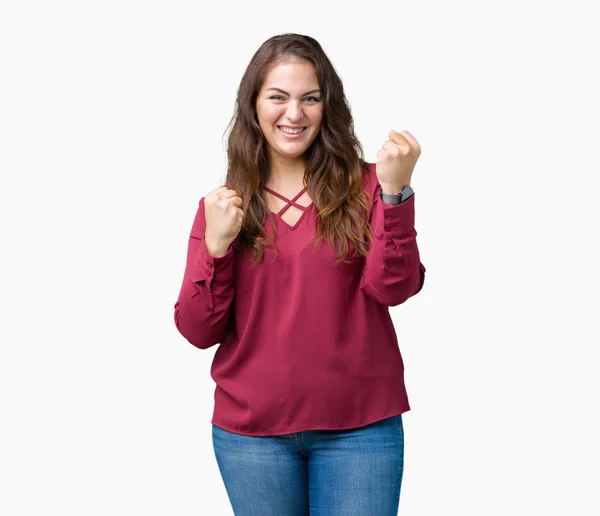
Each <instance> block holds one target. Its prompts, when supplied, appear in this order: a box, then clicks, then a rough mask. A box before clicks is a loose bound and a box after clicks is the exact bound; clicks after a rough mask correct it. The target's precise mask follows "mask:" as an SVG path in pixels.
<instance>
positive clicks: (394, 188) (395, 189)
mask: <svg viewBox="0 0 600 516" xmlns="http://www.w3.org/2000/svg"><path fill="white" fill-rule="evenodd" d="M379 184H380V185H381V191H382V192H383V193H384V194H387V195H395V194H399V193H400V192H401V191H402V189H403V188H404V187H405V186H410V182H408V183H382V182H381V181H380V182H379Z"/></svg>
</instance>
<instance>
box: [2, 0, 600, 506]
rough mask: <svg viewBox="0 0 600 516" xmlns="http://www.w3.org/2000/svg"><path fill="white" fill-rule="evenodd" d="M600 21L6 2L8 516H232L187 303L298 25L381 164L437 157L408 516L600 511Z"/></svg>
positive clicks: (422, 210) (420, 175)
mask: <svg viewBox="0 0 600 516" xmlns="http://www.w3.org/2000/svg"><path fill="white" fill-rule="evenodd" d="M591 3H592V2H588V4H589V5H587V6H586V5H585V3H584V2H575V3H571V4H569V6H568V7H566V6H565V4H564V3H559V2H541V1H539V2H534V1H519V2H517V1H512V2H511V1H509V2H506V1H504V2H495V3H492V2H475V1H471V2H466V1H458V2H441V1H439V2H431V1H423V2H403V1H395V2H382V1H372V2H367V3H363V2H360V3H359V2H356V3H355V4H352V3H349V4H341V3H337V2H331V3H327V2H316V3H314V2H313V3H310V2H308V3H301V2H284V3H278V2H266V1H261V2H247V3H241V2H239V3H238V4H237V5H235V4H232V3H226V2H224V3H220V4H216V3H215V4H207V3H204V4H202V3H201V2H191V1H187V2H182V1H170V2H166V1H163V2H158V1H157V2H141V1H137V2H136V1H124V0H120V1H118V2H117V1H104V2H75V1H71V2H66V1H56V2H28V1H16V0H15V1H6V2H3V3H2V7H1V8H0V74H1V80H0V131H1V133H0V160H1V161H0V167H1V172H2V176H1V178H2V183H1V187H0V210H1V215H2V217H1V225H2V226H1V235H2V249H3V251H2V254H1V259H2V266H1V268H0V275H1V277H0V286H1V289H0V292H1V296H2V298H1V301H2V310H1V312H0V314H1V317H2V322H1V324H0V332H1V335H0V339H1V356H0V416H1V418H2V420H1V424H0V486H1V488H0V490H1V494H0V513H2V514H3V515H7V516H21V515H45V514H61V515H63V516H67V515H77V516H80V515H107V514H111V515H127V516H129V515H137V514H143V515H178V516H184V515H197V514H203V515H204V514H207V515H208V514H210V515H231V514H232V512H231V509H230V507H229V503H228V500H227V496H226V492H225V488H224V486H223V484H222V481H221V478H220V475H219V472H218V468H217V464H216V461H215V458H214V455H213V450H212V443H211V427H210V418H211V415H212V408H213V390H214V383H213V381H212V379H211V377H210V374H209V370H210V364H211V361H212V358H213V355H214V352H215V350H216V349H217V348H216V347H214V348H211V349H209V350H204V351H202V350H198V349H196V348H194V347H193V346H192V345H191V344H189V343H187V341H185V339H184V338H183V337H182V336H181V335H180V334H179V333H178V332H177V330H176V328H175V325H174V322H173V305H174V303H175V301H176V298H177V295H178V292H179V288H180V286H181V280H182V277H183V271H184V265H185V256H186V248H187V241H188V236H189V232H190V229H191V226H192V221H193V218H194V215H195V213H196V209H197V207H198V201H199V200H200V198H201V197H202V196H204V195H206V193H207V192H209V191H210V190H212V189H214V188H216V187H218V186H220V185H221V184H222V182H223V180H224V177H225V168H224V166H225V156H226V155H225V139H224V137H223V133H224V131H225V129H226V126H227V123H228V121H229V118H230V116H231V114H232V112H233V107H234V102H235V94H236V91H237V87H238V85H239V81H240V79H241V77H242V74H243V72H244V69H245V67H246V65H247V64H248V62H249V60H250V58H251V57H252V55H253V54H254V52H255V51H256V49H257V48H258V47H259V46H260V44H261V43H262V42H263V41H265V40H266V39H268V38H269V37H271V36H273V35H275V34H279V33H284V32H298V33H301V34H308V35H311V36H313V37H315V38H316V39H317V40H318V41H319V42H320V43H321V44H322V46H323V48H324V50H325V52H326V53H327V54H328V55H329V57H330V59H331V60H332V62H333V64H334V66H335V67H336V69H337V71H338V72H339V74H340V76H341V78H342V80H343V82H344V85H345V89H346V94H347V97H348V99H349V102H350V105H351V108H352V113H353V115H354V120H355V127H356V130H357V134H358V136H359V138H360V140H361V142H362V144H363V146H364V149H365V153H366V158H367V160H368V161H375V159H376V153H377V151H378V150H379V148H380V147H381V145H382V143H383V141H384V140H385V139H387V134H388V131H389V130H390V129H396V130H397V131H402V130H405V129H406V130H409V131H411V132H412V134H413V135H414V136H415V137H416V138H417V139H418V140H419V142H420V143H421V146H422V149H423V152H422V156H421V158H420V160H419V162H418V163H417V166H416V169H415V173H414V176H413V186H414V189H415V192H416V199H417V200H416V210H417V211H416V228H417V232H418V235H419V236H418V243H419V247H420V251H421V256H422V261H423V263H424V264H425V265H426V267H427V278H426V283H425V287H424V289H423V290H422V291H421V293H419V294H418V296H416V297H415V298H412V299H409V300H408V301H407V302H406V303H405V304H403V305H400V306H398V307H394V308H392V309H391V313H392V316H393V318H394V321H395V325H396V328H397V332H398V336H399V343H400V344H399V345H400V349H401V352H402V354H403V357H404V362H405V366H406V383H407V389H408V393H409V399H410V402H411V406H412V410H411V411H409V412H407V413H406V414H405V415H404V422H405V432H406V433H405V439H406V451H405V470H404V479H403V485H402V495H401V503H400V514H402V515H409V516H431V515H442V514H444V515H447V514H450V515H460V516H467V515H473V516H481V515H506V514H516V515H532V514H535V515H538V514H543V515H550V514H552V515H566V514H569V515H571V514H574V515H578V516H579V515H590V516H591V515H598V514H600V501H599V499H598V496H597V488H598V484H599V481H600V478H599V473H598V463H599V460H600V456H599V446H598V435H600V427H599V425H598V417H597V414H596V412H597V409H598V405H599V402H598V397H599V394H600V388H599V387H600V385H599V380H598V374H597V370H598V358H597V357H598V353H597V352H598V345H599V344H600V336H599V332H598V328H597V324H598V322H597V316H598V312H599V303H598V298H597V295H598V294H597V293H598V289H599V287H600V285H599V281H598V279H599V278H598V276H599V275H598V270H597V266H598V263H599V259H600V256H599V255H598V252H597V251H596V248H597V243H598V235H599V231H598V227H597V226H598V223H599V222H600V216H599V210H598V207H597V206H598V188H597V185H598V175H599V173H600V166H599V161H600V160H599V159H598V156H597V151H598V140H599V138H600V131H599V130H598V120H599V117H600V110H599V102H598V91H600V83H599V81H598V76H597V75H596V74H597V72H598V55H597V49H598V48H600V41H599V38H598V31H597V23H596V21H595V19H594V17H593V16H592V15H591V12H590V9H589V7H591ZM282 295H285V293H284V292H282Z"/></svg>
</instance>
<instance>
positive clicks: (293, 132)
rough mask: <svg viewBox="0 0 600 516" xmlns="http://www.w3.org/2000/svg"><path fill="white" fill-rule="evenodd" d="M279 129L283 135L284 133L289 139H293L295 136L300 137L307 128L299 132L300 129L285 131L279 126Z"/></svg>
mask: <svg viewBox="0 0 600 516" xmlns="http://www.w3.org/2000/svg"><path fill="white" fill-rule="evenodd" d="M277 128H278V129H279V131H280V132H281V133H283V134H284V135H285V136H287V137H288V138H293V137H295V136H299V135H301V134H302V133H303V132H304V131H306V127H303V128H302V129H301V130H299V129H286V130H283V128H282V127H281V126H277Z"/></svg>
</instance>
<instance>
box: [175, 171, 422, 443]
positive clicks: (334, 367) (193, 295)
mask: <svg viewBox="0 0 600 516" xmlns="http://www.w3.org/2000/svg"><path fill="white" fill-rule="evenodd" d="M367 165H368V168H365V176H364V185H365V188H366V189H367V191H368V192H369V194H370V195H371V197H372V200H373V202H372V203H371V209H370V213H369V221H370V223H371V225H372V227H373V231H374V242H373V245H372V247H371V248H370V250H369V253H368V255H367V257H366V258H364V257H360V256H357V257H354V258H351V259H350V263H336V262H335V254H334V252H333V249H332V248H331V246H330V245H329V244H328V242H327V241H325V240H324V241H322V243H321V245H320V247H319V248H318V249H317V251H314V250H313V249H314V246H313V241H312V239H313V237H314V235H315V228H316V211H315V207H314V205H313V204H311V205H310V206H308V207H303V206H300V205H298V204H295V201H296V200H297V199H298V198H299V197H300V196H301V195H302V194H303V193H304V190H303V191H302V192H300V193H299V194H298V195H297V196H296V197H294V199H292V200H289V201H288V200H287V199H285V198H284V197H283V196H281V195H279V194H276V193H275V192H273V191H272V190H270V191H271V192H272V193H274V194H275V195H277V196H279V197H280V198H282V199H285V200H286V201H287V202H289V203H290V204H294V205H295V206H297V207H298V208H299V209H301V210H303V211H304V213H303V214H302V215H301V217H300V218H299V220H298V221H297V222H296V223H295V224H294V225H293V226H291V225H289V224H288V223H286V222H285V221H284V220H283V219H282V218H281V213H282V212H283V211H285V210H286V209H287V208H288V207H289V206H290V205H288V206H287V207H284V208H283V209H282V210H281V211H280V212H279V213H278V214H276V215H275V216H274V218H275V224H276V225H277V230H278V241H277V256H276V255H275V251H274V250H273V249H272V248H270V247H265V248H264V257H263V261H262V263H253V262H251V261H250V260H249V256H251V251H250V250H249V251H246V252H245V253H244V254H242V255H240V254H238V253H237V252H234V251H233V249H232V247H230V248H229V252H228V253H227V254H226V255H225V256H223V257H220V258H215V257H213V256H211V255H209V254H208V252H207V250H206V245H205V243H204V232H205V218H204V198H202V199H200V202H199V207H198V211H197V213H196V217H195V220H194V223H193V226H192V230H191V234H190V239H189V244H188V251H187V263H186V268H185V274H184V277H183V284H182V286H181V291H180V293H179V297H178V299H177V302H176V303H175V307H174V308H175V324H176V326H177V328H178V330H179V332H180V333H181V334H182V335H183V336H184V337H185V338H186V339H187V340H188V341H189V342H190V343H191V344H193V345H194V346H196V347H198V348H201V349H206V348H209V347H211V346H214V345H215V344H218V343H220V346H219V347H218V349H217V350H216V353H215V355H214V358H213V363H212V367H211V376H212V378H213V380H214V381H215V382H216V388H215V404H214V412H213V418H212V423H213V424H214V425H216V426H219V427H221V428H224V429H226V430H229V431H231V432H236V433H239V434H244V435H280V434H286V433H293V432H301V431H305V430H319V429H320V430H340V429H348V428H355V427H360V426H364V425H367V424H370V423H373V422H375V421H378V420H380V419H384V418H386V417H390V416H393V415H396V414H401V413H403V412H406V411H408V410H410V405H409V402H408V397H407V393H406V388H405V385H404V363H403V361H402V357H401V354H400V350H399V347H398V341H397V338H396V332H395V330H394V325H393V322H392V319H391V317H390V314H389V310H388V307H389V306H396V305H399V304H401V303H403V302H404V301H406V300H407V299H408V298H409V297H411V296H414V295H415V294H416V293H417V292H419V291H420V290H421V288H422V286H423V282H424V279H425V267H424V266H423V264H421V262H420V258H419V250H418V247H417V241H416V236H417V232H416V231H415V228H414V218H415V204H414V203H415V196H414V195H413V196H412V197H410V198H409V199H408V200H406V201H404V202H403V203H402V204H399V205H397V206H392V205H388V204H386V203H384V202H383V201H381V199H380V198H379V192H380V190H381V186H380V185H379V182H378V180H377V176H376V174H375V165H374V164H370V163H368V164H367ZM264 226H265V229H266V230H267V231H268V232H269V233H270V234H271V235H272V234H273V228H272V226H271V221H270V219H269V217H267V216H265V220H264Z"/></svg>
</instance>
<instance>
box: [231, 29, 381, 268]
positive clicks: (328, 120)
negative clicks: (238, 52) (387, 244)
mask: <svg viewBox="0 0 600 516" xmlns="http://www.w3.org/2000/svg"><path fill="white" fill-rule="evenodd" d="M286 61H308V62H310V63H311V64H312V65H313V66H314V68H315V71H316V75H317V80H318V82H319V87H320V89H321V92H322V100H323V117H322V121H321V127H320V131H319V133H318V135H317V137H316V138H315V140H314V141H313V142H312V144H311V145H310V147H309V148H308V149H307V150H306V152H305V154H304V159H305V163H306V166H305V173H304V186H306V188H307V191H308V194H309V195H310V197H311V199H312V201H313V204H314V205H315V208H316V210H317V231H316V235H315V247H316V246H318V245H319V244H320V243H321V241H322V240H327V241H328V242H329V243H330V245H331V247H332V248H333V250H334V252H335V254H336V257H337V261H338V262H340V261H343V262H346V261H347V260H346V257H347V255H348V254H349V251H350V249H349V244H348V242H351V243H352V244H353V246H354V250H353V251H354V252H358V253H359V254H360V255H362V256H366V254H367V250H368V248H369V246H370V245H371V243H372V232H371V228H370V227H369V225H368V220H367V215H368V210H369V207H370V201H371V200H370V196H369V195H368V193H367V192H366V190H365V188H364V186H363V174H364V172H363V168H364V167H366V166H367V165H366V164H365V161H364V151H363V148H362V145H361V144H360V142H359V140H358V138H357V137H356V135H355V133H354V120H353V118H352V114H351V111H350V107H349V104H348V102H347V100H346V96H345V94H344V87H343V85H342V81H341V79H340V77H339V76H338V74H337V72H336V71H335V69H334V67H333V65H332V64H331V62H330V61H329V58H328V57H327V55H326V54H325V52H324V51H323V49H322V48H321V45H320V44H319V43H318V42H317V41H316V40H315V39H313V38H311V37H310V36H304V35H301V34H280V35H277V36H274V37H272V38H270V39H268V40H267V41H265V42H264V43H263V44H262V45H261V46H260V48H259V49H258V50H257V51H256V53H255V54H254V56H253V57H252V59H251V60H250V63H249V64H248V67H247V68H246V71H245V73H244V75H243V77H242V80H241V82H240V85H239V88H238V92H237V99H236V105H235V110H234V114H233V116H232V118H231V120H230V122H229V124H228V126H227V129H226V132H227V130H228V129H229V128H231V132H230V134H229V139H228V144H227V161H228V165H227V178H226V185H227V187H228V188H231V189H233V190H235V191H236V193H237V195H238V196H239V197H241V198H242V200H243V205H242V209H243V211H244V221H243V223H242V229H241V231H240V233H239V235H238V238H236V240H235V242H234V247H235V248H236V249H238V250H240V251H243V250H246V249H248V248H253V249H254V255H253V260H254V261H258V262H262V259H263V254H264V250H263V245H267V246H271V247H274V248H275V250H276V245H275V242H274V241H273V239H272V238H271V236H270V235H269V234H268V233H267V231H266V230H265V228H264V227H263V225H262V222H263V220H264V217H265V214H268V215H269V217H271V222H272V223H273V224H272V226H273V230H274V232H275V237H276V236H277V233H276V231H277V228H276V225H275V224H274V220H273V214H272V213H271V211H270V210H269V209H268V207H267V198H266V194H265V193H264V190H263V189H262V187H263V186H264V185H265V184H266V183H267V180H268V178H269V173H270V168H269V152H268V143H267V141H266V139H265V137H264V136H263V133H262V131H261V129H260V126H259V123H258V118H257V115H256V99H257V96H258V93H259V92H260V89H261V88H262V85H263V82H264V80H265V78H266V76H267V74H268V73H269V71H270V70H271V68H272V67H274V66H275V65H277V64H279V63H281V62H286Z"/></svg>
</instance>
